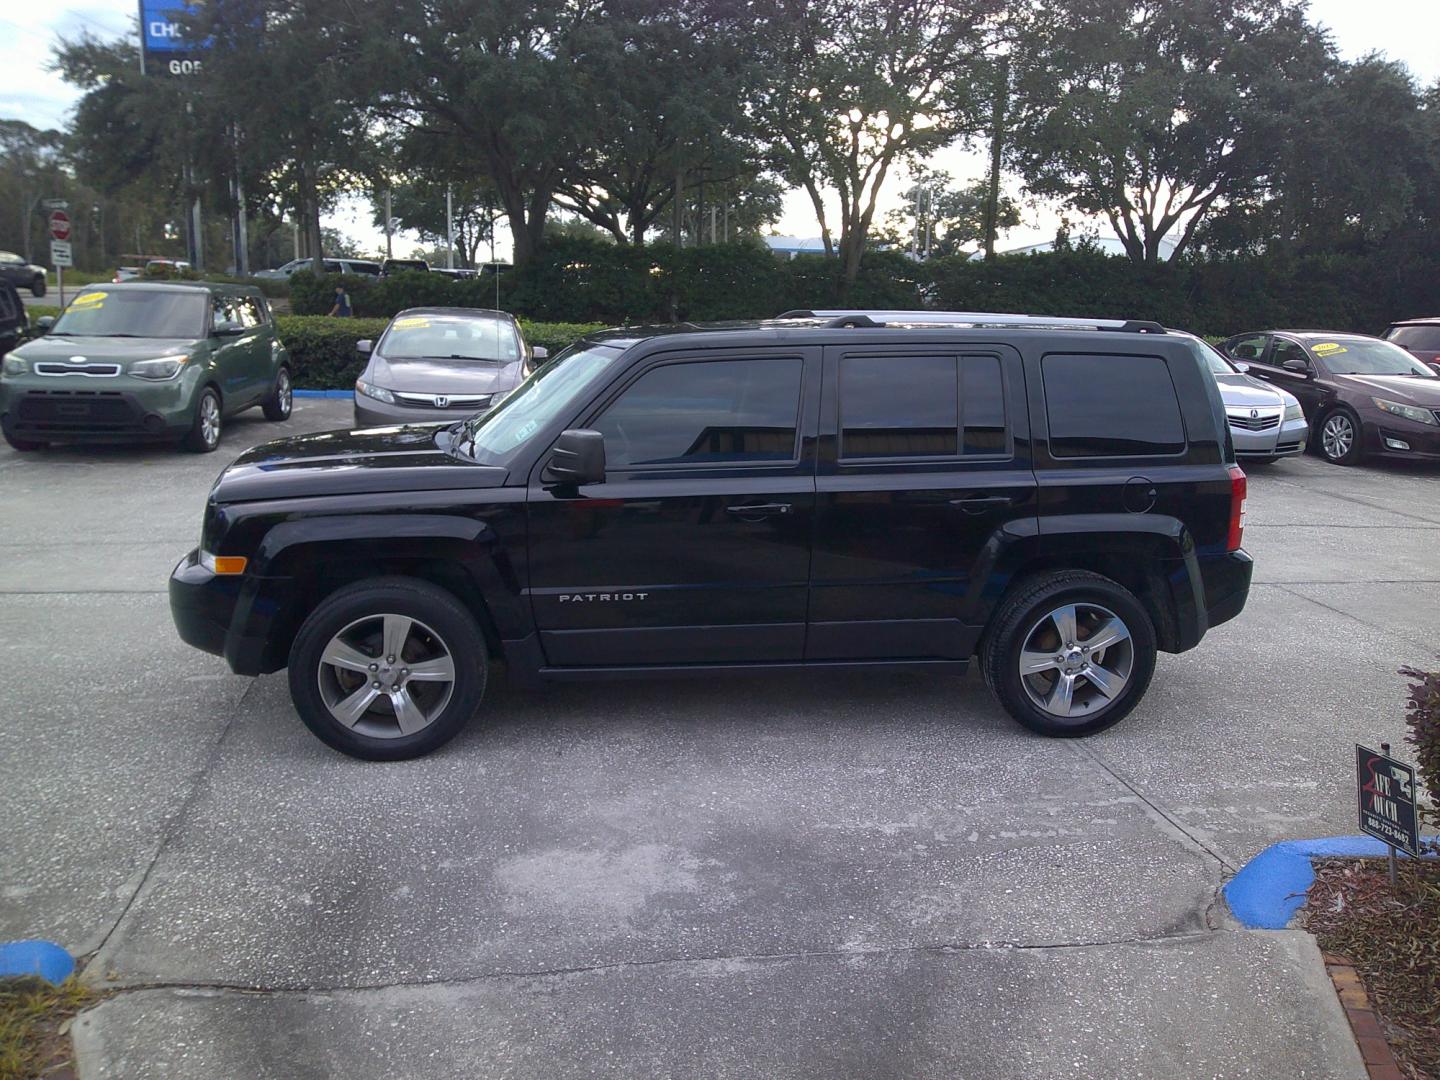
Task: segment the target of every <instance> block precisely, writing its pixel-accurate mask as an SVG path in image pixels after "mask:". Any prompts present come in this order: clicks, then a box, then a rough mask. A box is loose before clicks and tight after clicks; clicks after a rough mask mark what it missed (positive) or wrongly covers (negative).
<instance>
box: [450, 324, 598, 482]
mask: <svg viewBox="0 0 1440 1080" xmlns="http://www.w3.org/2000/svg"><path fill="white" fill-rule="evenodd" d="M619 355H620V350H619V349H616V348H613V347H612V346H609V345H586V344H581V343H577V344H575V345H571V346H570V347H569V348H568V349H566V350H565V351H564V352H562V353H560V355H558V356H556V357H555V359H553V360H551V361H549V362H548V363H547V364H545V365H544V366H543V367H541V368H540V369H539V370H538V371H536V372H535V373H534V374H533V375H531V376H530V377H529V378H528V379H526V380H525V381H524V382H523V383H521V384H520V385H519V386H518V387H516V388H515V392H514V393H512V394H511V395H510V396H509V397H507V398H506V399H505V400H504V401H502V402H501V403H500V404H499V405H497V406H495V408H493V409H491V410H489V411H488V412H483V413H480V414H479V415H478V416H474V417H471V418H470V419H469V420H466V421H464V422H463V423H462V425H461V427H460V429H459V430H458V434H459V437H458V439H457V440H456V444H457V445H456V449H458V450H460V451H462V452H465V453H469V454H470V455H471V456H472V457H474V458H475V460H476V461H484V462H495V461H498V460H500V459H502V458H506V457H509V456H510V454H512V453H514V452H515V451H516V450H518V449H519V448H520V447H522V446H524V445H525V443H526V442H528V441H529V440H530V438H531V437H532V436H534V435H535V434H536V432H538V431H541V430H542V429H543V428H544V427H545V426H546V425H547V424H549V423H550V421H551V420H553V419H555V417H556V416H557V415H559V413H560V412H561V411H562V410H564V409H565V408H567V407H568V406H569V405H570V404H571V402H573V401H574V400H575V399H576V398H577V397H579V396H580V395H581V394H582V393H584V392H585V390H586V388H587V387H589V386H590V385H591V383H593V382H594V381H595V380H596V378H598V377H599V376H600V374H601V373H602V372H603V371H604V370H605V369H606V368H607V367H609V366H610V364H611V362H612V361H614V359H615V358H616V357H617V356H619Z"/></svg>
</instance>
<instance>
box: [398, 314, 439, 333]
mask: <svg viewBox="0 0 1440 1080" xmlns="http://www.w3.org/2000/svg"><path fill="white" fill-rule="evenodd" d="M429 325H430V320H429V319H422V318H420V317H419V316H418V315H412V316H411V317H410V318H408V319H396V320H395V322H394V325H393V327H392V329H395V330H423V329H424V328H425V327H427V326H429Z"/></svg>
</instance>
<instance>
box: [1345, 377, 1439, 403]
mask: <svg viewBox="0 0 1440 1080" xmlns="http://www.w3.org/2000/svg"><path fill="white" fill-rule="evenodd" d="M1331 379H1332V380H1333V381H1334V382H1335V383H1336V384H1337V385H1339V386H1342V387H1344V388H1345V389H1347V390H1359V391H1361V392H1362V393H1366V394H1372V395H1374V396H1375V397H1383V398H1389V399H1390V400H1391V401H1398V402H1401V403H1402V404H1405V405H1420V406H1422V407H1424V408H1426V409H1437V408H1440V379H1426V378H1421V377H1417V376H1411V375H1332V376H1331Z"/></svg>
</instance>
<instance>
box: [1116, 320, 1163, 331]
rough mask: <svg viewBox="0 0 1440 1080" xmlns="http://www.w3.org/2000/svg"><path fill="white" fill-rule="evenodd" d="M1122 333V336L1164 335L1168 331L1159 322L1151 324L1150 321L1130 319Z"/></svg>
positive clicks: (1122, 328)
mask: <svg viewBox="0 0 1440 1080" xmlns="http://www.w3.org/2000/svg"><path fill="white" fill-rule="evenodd" d="M1120 332H1121V333H1122V334H1163V333H1165V332H1166V330H1165V327H1163V326H1161V325H1160V324H1159V323H1158V322H1150V321H1149V320H1148V319H1130V320H1128V321H1127V322H1126V323H1125V325H1124V326H1122V327H1120Z"/></svg>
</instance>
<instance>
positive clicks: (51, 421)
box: [15, 390, 141, 432]
mask: <svg viewBox="0 0 1440 1080" xmlns="http://www.w3.org/2000/svg"><path fill="white" fill-rule="evenodd" d="M15 416H16V419H17V421H18V422H19V423H20V424H23V425H24V426H25V428H26V429H27V430H32V431H56V432H60V431H92V432H104V431H128V430H133V429H134V428H136V427H138V426H139V424H140V419H141V418H140V415H139V414H138V412H137V411H136V409H135V407H134V406H133V405H132V404H131V402H130V401H129V400H127V399H126V396H125V395H124V394H122V393H120V392H119V391H118V390H32V391H30V392H29V393H27V394H25V396H24V397H22V398H21V399H20V400H19V402H18V404H17V406H16V409H15Z"/></svg>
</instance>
